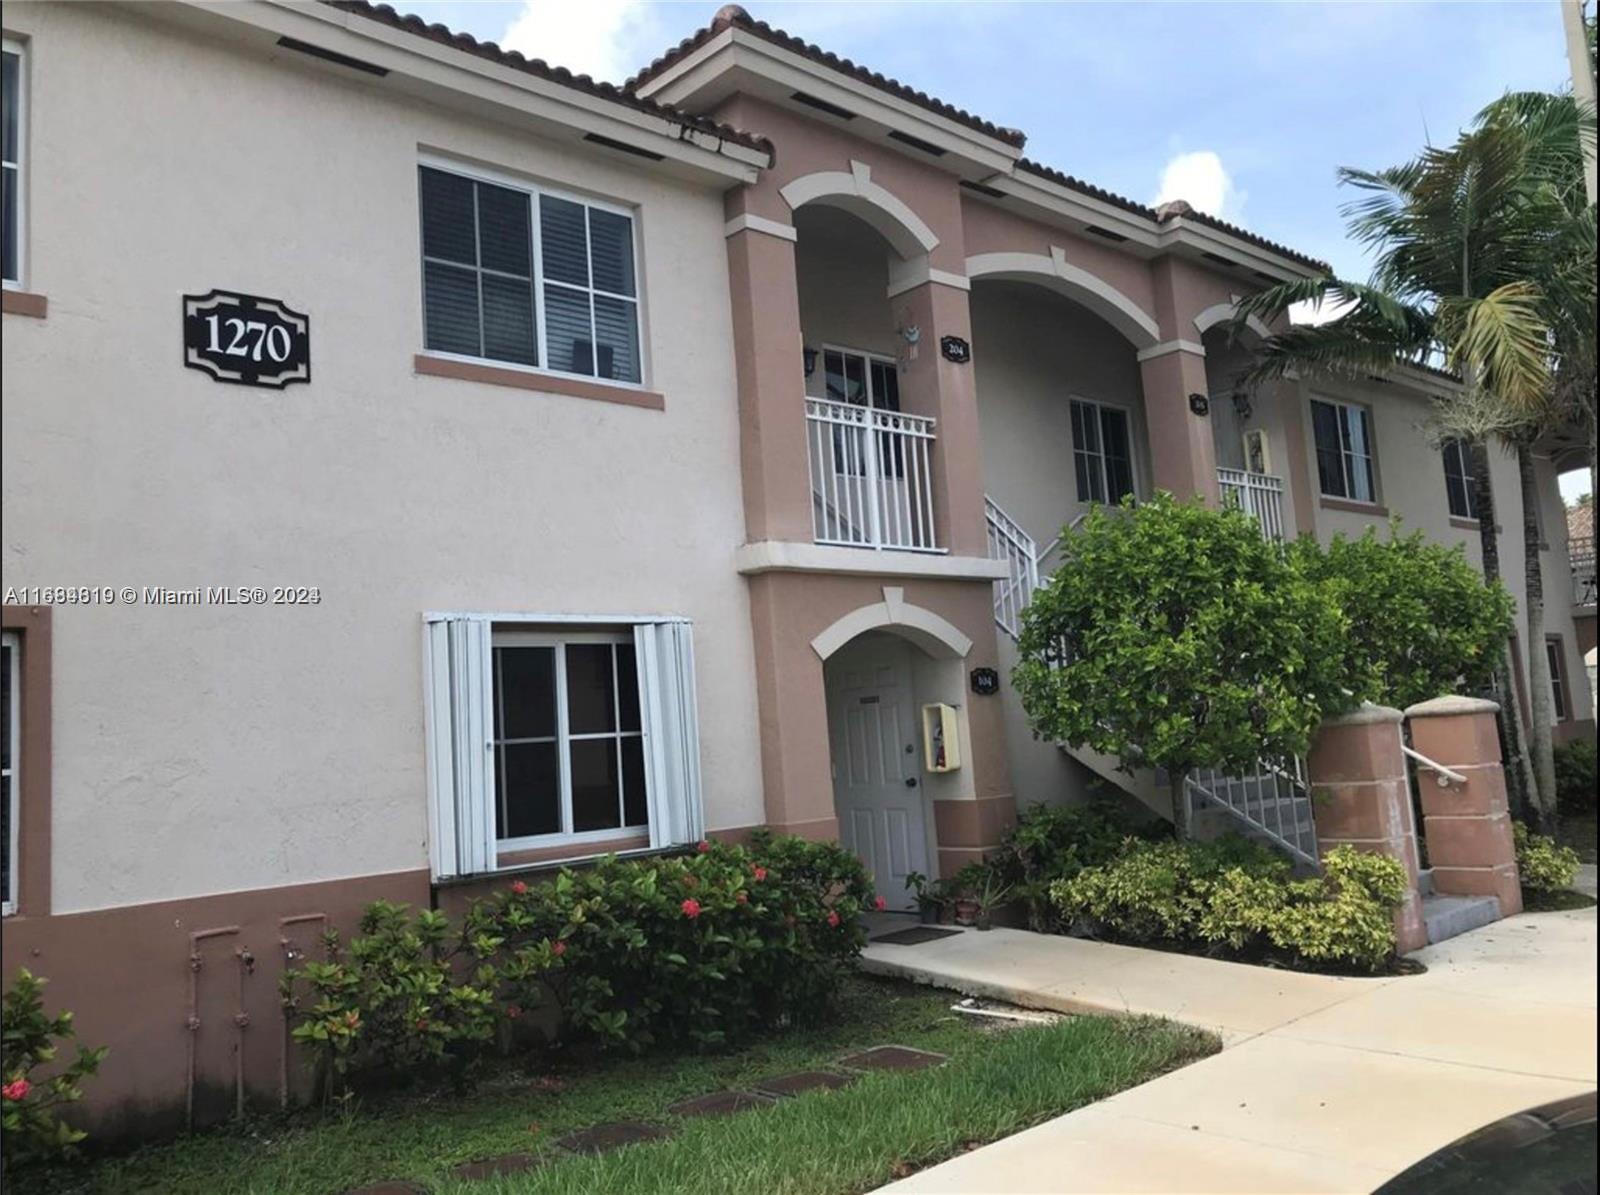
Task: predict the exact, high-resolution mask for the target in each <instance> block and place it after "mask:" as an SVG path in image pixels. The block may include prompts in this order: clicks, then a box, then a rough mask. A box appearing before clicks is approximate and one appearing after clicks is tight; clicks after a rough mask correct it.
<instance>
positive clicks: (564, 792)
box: [427, 615, 703, 877]
mask: <svg viewBox="0 0 1600 1195" xmlns="http://www.w3.org/2000/svg"><path fill="white" fill-rule="evenodd" d="M427 720H428V778H429V789H430V803H431V818H432V835H431V838H432V842H431V847H432V851H431V854H432V859H433V866H434V874H435V876H437V877H447V876H462V875H474V874H481V873H485V872H489V871H493V870H494V869H495V868H496V866H498V865H499V857H500V856H501V855H502V854H505V853H511V852H518V851H524V850H530V849H543V848H547V847H566V846H570V847H571V850H570V851H569V852H567V854H569V855H570V856H572V857H576V856H579V855H582V854H584V853H586V849H587V848H588V844H604V843H606V842H607V840H616V839H619V838H626V837H630V836H646V835H647V836H648V841H649V845H651V846H652V847H662V846H673V845H678V844H682V843H688V842H693V841H695V840H697V839H698V838H699V837H700V835H701V834H702V833H703V820H702V814H701V807H700V768H699V741H698V739H699V733H698V722H697V718H696V713H695V700H694V656H693V649H692V640H691V635H690V626H689V624H688V623H687V622H686V621H684V620H682V619H675V618H661V619H650V620H642V621H635V620H628V619H618V620H616V621H615V622H611V621H610V620H607V621H606V622H604V623H601V622H597V621H595V620H587V619H580V620H574V619H570V618H568V619H561V618H556V617H553V616H552V617H544V616H530V617H529V618H527V619H519V618H506V617H502V616H494V617H492V618H491V617H489V616H479V615H437V616H429V619H428V688H427ZM592 849H601V848H600V847H599V846H595V847H593V848H592Z"/></svg>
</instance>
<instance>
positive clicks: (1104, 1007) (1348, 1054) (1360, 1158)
mask: <svg viewBox="0 0 1600 1195" xmlns="http://www.w3.org/2000/svg"><path fill="white" fill-rule="evenodd" d="M1595 947H1596V919H1595V911H1594V910H1593V909H1590V910H1586V911H1584V912H1579V913H1544V914H1530V915H1524V916H1519V917H1513V918H1510V919H1509V920H1506V921H1500V922H1497V923H1495V924H1494V925H1491V926H1488V927H1486V928H1484V929H1481V930H1478V931H1476V932H1474V933H1471V934H1467V935H1464V936H1462V937H1459V938H1455V939H1452V940H1451V941H1449V942H1446V943H1443V944H1442V945H1440V946H1434V947H1429V948H1428V949H1426V950H1424V951H1421V952H1419V953H1418V954H1417V955H1416V956H1414V957H1416V958H1417V959H1419V960H1420V961H1421V962H1423V963H1425V964H1426V965H1427V967H1428V973H1427V974H1426V975H1415V976H1405V977H1399V978H1384V979H1338V978H1331V977H1327V976H1319V975H1302V974H1298V973H1293V972H1284V971H1273V970H1268V969H1266V968H1261V967H1249V966H1242V965H1239V964H1234V963H1220V962H1214V961H1211V960H1209V959H1199V958H1190V957H1188V956H1185V955H1176V954H1168V953H1164V952H1159V951H1150V950H1137V949H1133V948H1129V947H1122V946H1108V945H1105V944H1102V943H1098V942H1085V941H1079V940H1077V939H1072V938H1060V937H1051V936H1046V935H1040V934H1029V933H1024V932H1021V931H1018V930H994V931H991V932H989V933H982V934H980V933H976V932H968V933H963V934H961V935H960V936H958V937H952V938H946V939H943V940H941V941H937V942H930V943H926V944H924V945H920V946H911V947H906V946H889V945H883V944H879V943H873V944H870V945H869V946H868V947H867V950H866V953H865V955H864V956H863V965H864V967H865V968H866V969H867V970H868V971H871V972H874V973H877V974H881V975H894V976H899V977H902V978H908V979H915V980H919V981H921V982H925V983H934V984H937V985H939V986H943V987H950V988H953V989H955V990H957V991H962V992H966V993H968V994H971V995H983V996H990V997H994V998H999V999H1004V1000H1009V1001H1012V1002H1015V1003H1017V1004H1021V1005H1025V1006H1030V1007H1035V1008H1049V1009H1057V1010H1060V1011H1065V1012H1119V1013H1120V1012H1131V1013H1150V1014H1154V1015H1157V1016H1165V1017H1170V1018H1172V1019H1174V1020H1178V1021H1184V1022H1187V1023H1189V1024H1193V1025H1199V1026H1203V1027H1205V1028H1207V1029H1211V1030H1213V1031H1215V1032H1217V1033H1218V1034H1220V1035H1221V1037H1222V1039H1223V1041H1224V1044H1225V1048H1224V1050H1223V1051H1222V1053H1220V1054H1218V1055H1216V1056H1214V1057H1212V1058H1208V1059H1206V1060H1204V1061H1202V1062H1198V1063H1196V1064H1194V1065H1193V1066H1189V1067H1185V1068H1184V1069H1182V1070H1180V1071H1177V1072H1174V1073H1173V1074H1170V1075H1166V1076H1163V1077H1162V1078H1160V1079H1156V1080H1154V1081H1152V1082H1150V1083H1146V1084H1144V1085H1143V1086H1141V1087H1136V1088H1133V1089H1132V1090H1129V1091H1125V1092H1123V1093H1121V1094H1120V1095H1116V1096H1113V1097H1112V1098H1110V1099H1108V1100H1105V1101H1103V1102H1101V1103H1098V1104H1094V1105H1091V1106H1090V1107H1087V1108H1083V1109H1080V1110H1079V1111H1077V1112H1072V1113H1069V1114H1068V1115H1066V1116H1062V1117H1058V1118H1057V1119H1055V1120H1052V1121H1049V1122H1047V1123H1045V1124H1042V1125H1039V1126H1037V1127H1036V1128H1033V1129H1030V1130H1028V1131H1027V1132H1024V1133H1019V1134H1017V1135H1016V1136H1014V1137H1008V1138H1006V1139H1005V1140H1003V1141H998V1142H996V1143H994V1144H993V1145H988V1146H985V1147H984V1148H982V1149H979V1150H976V1151H974V1152H972V1153H970V1154H964V1155H962V1156H960V1157H958V1158H955V1159H953V1160H951V1161H949V1162H945V1163H943V1164H941V1165H938V1166H935V1167H932V1168H931V1169H928V1170H925V1171H923V1172H921V1173H919V1174H915V1175H913V1176H911V1177H910V1178H908V1179H905V1180H903V1181H901V1182H898V1183H894V1184H892V1185H891V1186H889V1187H885V1188H883V1189H884V1190H885V1191H892V1192H896V1193H899V1195H907V1193H910V1192H966V1193H973V1195H978V1193H988V1192H994V1193H997V1195H998V1193H999V1192H1006V1193H1011V1192H1124V1191H1146V1192H1163V1193H1178V1192H1219V1193H1224V1192H1225V1193H1228V1195H1233V1193H1236V1192H1282V1193H1288V1192H1301V1191H1339V1192H1365V1191H1371V1190H1372V1189H1373V1188H1375V1187H1376V1186H1378V1185H1379V1184H1381V1183H1382V1182H1384V1181H1385V1180H1386V1179H1388V1178H1390V1177H1392V1176H1393V1175H1395V1174H1397V1173H1399V1172H1400V1171H1401V1170H1403V1169H1405V1168H1406V1167H1407V1166H1409V1165H1411V1164H1412V1163H1413V1162H1415V1161H1417V1160H1419V1159H1420V1158H1422V1157H1425V1156H1426V1155H1428V1154H1429V1153H1432V1152H1433V1151H1434V1150H1436V1149H1438V1148H1440V1147H1441V1146H1443V1145H1446V1144H1448V1143H1449V1142H1450V1141H1453V1140H1454V1139H1455V1138H1457V1137H1460V1136H1462V1135H1463V1134H1465V1133H1468V1132H1470V1131H1472V1130H1473V1129H1475V1128H1478V1127H1479V1126H1481V1125H1483V1124H1485V1123H1487V1122H1489V1121H1492V1120H1496V1119H1498V1118H1500V1117H1502V1116H1507V1115H1509V1114H1510V1113H1512V1112H1516V1111H1519V1110H1521V1109H1523V1108H1527V1107H1529V1106H1532V1105H1535V1104H1541V1103H1545V1102H1546V1101H1549V1100H1555V1099H1560V1098H1562V1097H1563V1096H1569V1095H1576V1094H1578V1093H1580V1092H1583V1091H1588V1090H1592V1089H1593V1088H1594V1086H1595V1009H1596V998H1595V997H1596V978H1595V965H1596V949H1595Z"/></svg>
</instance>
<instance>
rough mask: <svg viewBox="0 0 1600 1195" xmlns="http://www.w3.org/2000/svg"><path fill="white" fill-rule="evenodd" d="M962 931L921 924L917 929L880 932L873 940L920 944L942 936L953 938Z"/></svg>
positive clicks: (912, 944)
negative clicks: (889, 932) (887, 932)
mask: <svg viewBox="0 0 1600 1195" xmlns="http://www.w3.org/2000/svg"><path fill="white" fill-rule="evenodd" d="M960 932H961V931H960V930H958V929H936V928H934V927H933V926H931V925H919V926H917V927H916V928H915V929H900V930H896V931H895V932H894V933H892V934H880V935H879V936H878V937H876V938H873V939H872V940H873V941H874V942H883V943H885V944H886V945H889V946H920V945H921V944H922V943H924V942H937V941H938V940H939V939H940V938H953V937H955V936H956V935H957V934H959V933H960Z"/></svg>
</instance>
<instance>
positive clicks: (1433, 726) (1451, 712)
mask: <svg viewBox="0 0 1600 1195" xmlns="http://www.w3.org/2000/svg"><path fill="white" fill-rule="evenodd" d="M1499 709H1500V707H1499V706H1498V705H1496V704H1495V703H1494V702H1492V701H1485V700H1483V699H1482V698H1478V697H1436V698H1434V699H1433V700H1432V701H1424V702H1422V703H1421V704H1419V705H1414V706H1412V707H1411V708H1410V709H1408V710H1406V717H1407V718H1409V719H1410V721H1411V743H1412V746H1413V747H1414V748H1415V749H1416V751H1417V752H1418V753H1419V754H1422V755H1426V756H1427V757H1428V758H1429V759H1431V760H1433V761H1434V762H1435V763H1437V764H1442V765H1443V766H1444V767H1447V768H1449V769H1450V770H1451V771H1452V772H1456V773H1458V774H1460V775H1461V776H1463V777H1465V783H1456V782H1454V781H1447V783H1446V784H1445V785H1443V786H1441V785H1439V783H1438V773H1435V772H1431V771H1430V770H1428V769H1427V768H1426V767H1425V766H1423V765H1422V764H1418V765H1417V789H1418V791H1419V792H1420V794H1421V797H1422V821H1423V836H1424V837H1425V838H1426V840H1427V843H1428V863H1429V864H1430V865H1431V866H1432V868H1433V886H1434V890H1435V891H1437V892H1439V893H1441V894H1444V895H1450V896H1497V897H1499V898H1500V915H1501V916H1502V917H1509V916H1511V915H1512V914H1513V913H1520V912H1521V911H1522V885H1521V882H1520V880H1519V877H1518V875H1517V853H1516V847H1515V846H1514V844H1513V841H1512V837H1511V813H1510V808H1509V806H1508V804H1507V802H1506V778H1505V773H1504V771H1503V770H1502V769H1501V766H1500V737H1499V735H1498V733H1497V732H1496V730H1495V714H1496V713H1497V712H1498V711H1499Z"/></svg>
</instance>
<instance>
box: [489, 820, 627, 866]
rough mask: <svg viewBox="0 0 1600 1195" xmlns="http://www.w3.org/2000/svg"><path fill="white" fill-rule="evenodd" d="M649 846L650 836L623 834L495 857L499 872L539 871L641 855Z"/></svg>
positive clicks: (506, 852)
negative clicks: (623, 854) (548, 866)
mask: <svg viewBox="0 0 1600 1195" xmlns="http://www.w3.org/2000/svg"><path fill="white" fill-rule="evenodd" d="M649 845H650V832H649V831H648V830H646V831H644V832H643V833H623V834H617V835H614V836H613V837H610V838H599V839H595V840H593V841H589V842H558V843H553V844H551V845H550V846H536V847H513V848H512V849H510V850H505V849H501V850H497V851H496V852H495V856H494V865H495V870H496V871H505V870H506V869H507V868H516V867H538V866H541V865H544V864H551V863H557V864H559V863H573V862H576V861H578V860H580V859H597V858H599V857H600V856H601V855H614V854H620V853H621V852H623V851H641V850H645V849H646V848H648V847H649Z"/></svg>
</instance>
